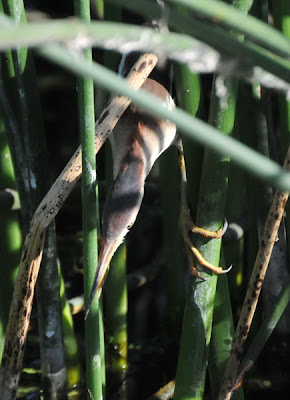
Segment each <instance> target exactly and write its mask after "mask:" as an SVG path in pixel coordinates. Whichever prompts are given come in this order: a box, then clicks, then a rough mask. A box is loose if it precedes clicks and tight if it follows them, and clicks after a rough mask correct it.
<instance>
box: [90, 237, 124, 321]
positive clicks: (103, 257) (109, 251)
mask: <svg viewBox="0 0 290 400" xmlns="http://www.w3.org/2000/svg"><path fill="white" fill-rule="evenodd" d="M119 245H120V240H114V241H107V240H103V241H102V245H101V251H100V255H99V261H98V268H97V271H96V275H95V278H94V282H93V286H92V289H91V293H90V297H89V300H88V304H87V306H86V310H85V319H86V318H87V316H88V314H89V311H90V308H91V305H92V302H93V299H94V297H95V295H96V293H98V297H100V295H101V293H102V288H103V285H104V282H105V279H106V276H107V273H108V270H109V267H110V262H111V259H112V257H113V255H114V253H115V251H116V250H117V248H118V246H119Z"/></svg>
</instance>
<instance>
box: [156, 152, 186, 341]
mask: <svg viewBox="0 0 290 400" xmlns="http://www.w3.org/2000/svg"><path fill="white" fill-rule="evenodd" d="M159 162H160V184H161V205H162V210H163V212H162V220H163V221H162V225H163V241H164V248H165V257H166V264H165V265H166V271H165V273H164V278H165V283H166V289H167V293H166V297H167V326H166V330H167V332H168V336H169V338H170V340H173V339H177V338H178V337H179V335H180V328H181V324H182V309H183V306H184V268H183V257H182V256H181V252H180V251H179V250H178V249H180V247H181V246H182V244H181V243H180V241H181V238H180V233H179V229H178V220H179V213H180V195H179V190H178V188H179V186H180V178H179V174H178V172H179V171H178V159H177V152H176V149H174V148H171V149H168V150H167V151H166V152H165V154H163V155H162V156H161V158H160V161H159Z"/></svg>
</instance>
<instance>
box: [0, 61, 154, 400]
mask: <svg viewBox="0 0 290 400" xmlns="http://www.w3.org/2000/svg"><path fill="white" fill-rule="evenodd" d="M156 63H157V57H156V56H155V55H154V54H144V55H143V56H141V57H140V58H139V60H138V61H137V62H136V64H135V65H134V66H133V68H132V69H131V72H130V74H129V76H128V83H129V84H130V85H131V86H132V87H133V88H134V89H136V90H138V89H139V88H140V87H141V86H142V84H143V83H144V81H145V80H146V78H147V77H148V75H149V74H150V72H151V71H152V69H153V68H154V67H155V65H156ZM130 102H131V100H130V99H128V98H126V97H123V96H117V97H114V98H113V99H112V100H111V101H110V102H109V104H108V106H107V108H106V109H105V110H104V111H103V112H102V114H101V116H100V118H99V119H98V121H97V122H96V132H95V138H96V139H95V151H96V153H98V151H99V150H100V148H101V146H102V145H103V143H104V142H105V140H106V139H107V137H108V136H109V134H110V133H111V131H112V130H113V129H114V127H115V125H116V124H117V122H118V120H119V119H120V117H121V116H122V114H123V113H124V111H125V110H126V109H127V107H128V106H129V104H130ZM81 173H82V163H81V148H80V147H79V148H78V149H77V151H76V152H75V153H74V155H73V156H72V158H71V159H70V161H69V162H68V164H67V165H66V167H65V168H64V170H63V171H62V173H61V174H60V176H59V177H58V179H57V180H56V181H55V183H54V184H53V185H52V187H51V189H50V190H49V192H48V193H47V195H46V196H45V198H44V199H43V200H42V201H41V203H40V205H39V206H38V208H37V210H36V212H35V214H34V216H33V218H32V221H31V225H30V230H29V232H28V234H27V236H26V238H25V242H24V246H23V250H22V257H21V262H20V266H19V271H18V276H17V281H16V285H15V289H14V294H13V300H12V304H11V308H10V314H9V321H8V326H7V332H6V340H5V346H4V351H3V357H2V365H1V370H0V398H1V399H2V400H8V399H9V400H12V399H15V396H16V390H17V386H18V381H19V375H20V372H21V367H22V359H23V352H24V345H25V340H26V336H27V330H28V326H29V319H30V313H31V309H32V303H33V295H34V288H35V283H36V280H37V275H38V271H39V266H40V262H41V259H42V253H43V243H44V238H45V232H46V228H47V227H48V225H49V224H50V223H51V221H53V219H54V218H55V216H56V215H57V213H58V212H59V210H60V209H61V207H62V205H63V203H64V201H65V199H66V198H67V197H68V195H69V194H70V192H71V191H72V189H73V188H74V186H75V184H76V182H77V181H78V179H79V178H80V176H81Z"/></svg>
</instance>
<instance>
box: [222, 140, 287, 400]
mask: <svg viewBox="0 0 290 400" xmlns="http://www.w3.org/2000/svg"><path fill="white" fill-rule="evenodd" d="M284 168H285V170H289V169H290V147H289V149H288V153H287V157H286V160H285V162H284ZM288 196H289V193H288V192H283V191H281V190H277V191H276V192H275V195H274V199H273V203H272V206H271V208H270V211H269V214H268V217H267V221H266V224H265V228H264V232H263V236H262V240H261V243H260V246H259V250H258V254H257V258H256V261H255V265H254V268H253V272H252V276H251V280H250V283H249V286H248V290H247V293H246V297H245V300H244V304H243V308H242V311H241V315H240V319H239V323H238V326H237V330H236V334H235V339H234V343H233V348H232V352H231V356H230V358H229V360H228V363H227V367H226V372H225V375H224V380H223V383H222V386H221V390H220V393H219V400H229V399H230V398H231V395H232V392H233V390H234V389H235V387H236V376H237V372H238V368H239V364H240V360H241V357H242V354H243V350H244V345H245V342H246V339H247V337H248V334H249V330H250V326H251V323H252V319H253V317H254V313H255V310H256V307H257V303H258V299H259V295H260V292H261V289H262V285H263V282H264V278H265V274H266V272H267V268H268V265H269V261H270V257H271V254H272V250H273V247H274V244H275V242H276V238H277V234H278V229H279V226H280V223H281V219H282V216H283V212H284V210H285V206H286V203H287V200H288Z"/></svg>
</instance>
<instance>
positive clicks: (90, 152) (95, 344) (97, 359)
mask: <svg viewBox="0 0 290 400" xmlns="http://www.w3.org/2000/svg"><path fill="white" fill-rule="evenodd" d="M75 10H76V15H78V16H79V17H81V18H82V19H83V20H84V21H90V2H89V0H75ZM84 56H85V57H86V59H87V60H92V51H91V49H87V50H85V51H84ZM78 99H79V125H80V132H81V144H82V168H83V175H82V206H83V254H84V257H83V258H84V273H85V278H84V290H85V302H87V300H88V296H89V293H90V290H91V287H92V284H93V280H94V276H95V268H96V265H97V260H98V232H97V226H98V224H99V221H98V218H99V217H98V202H97V186H96V157H95V112H94V86H93V81H92V80H91V79H83V78H79V79H78ZM103 340H104V338H103V330H102V322H101V308H100V304H99V300H98V296H95V299H94V301H93V304H92V307H91V311H90V313H89V315H88V318H87V319H86V322H85V342H86V383H87V389H88V392H89V394H88V399H89V398H90V396H92V398H93V399H94V400H99V399H102V398H103V390H104V387H103V384H104V382H103V374H102V364H103V359H102V358H103V355H102V349H103Z"/></svg>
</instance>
